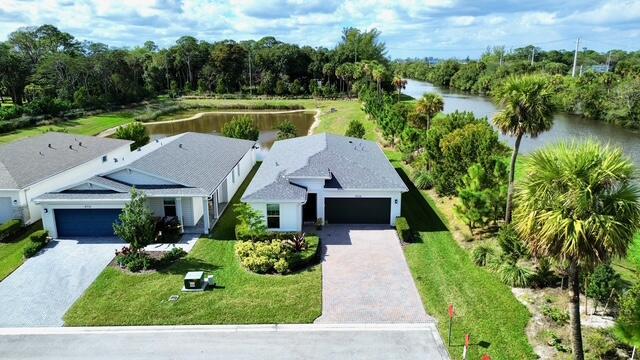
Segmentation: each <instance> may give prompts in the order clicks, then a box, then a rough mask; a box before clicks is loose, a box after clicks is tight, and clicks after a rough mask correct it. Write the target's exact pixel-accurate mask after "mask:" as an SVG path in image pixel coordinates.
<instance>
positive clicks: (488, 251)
mask: <svg viewBox="0 0 640 360" xmlns="http://www.w3.org/2000/svg"><path fill="white" fill-rule="evenodd" d="M494 254H495V249H494V248H493V246H490V245H479V246H477V247H476V248H475V249H473V252H472V254H471V255H472V258H473V262H474V263H475V264H476V265H478V266H487V264H488V263H489V260H490V258H491V257H492V256H493V255H494Z"/></svg>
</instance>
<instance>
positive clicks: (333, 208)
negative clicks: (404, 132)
mask: <svg viewBox="0 0 640 360" xmlns="http://www.w3.org/2000/svg"><path fill="white" fill-rule="evenodd" d="M407 191H408V188H407V186H406V185H405V184H404V182H403V181H402V178H400V176H399V175H398V173H397V172H396V170H395V169H394V168H393V166H392V165H391V163H390V162H389V160H388V159H387V157H386V156H385V154H384V153H383V151H382V149H381V148H380V146H379V145H378V144H377V143H375V142H372V141H366V140H362V139H357V138H351V137H345V136H337V135H330V134H318V135H312V136H305V137H299V138H293V139H288V140H281V141H276V142H275V143H274V144H273V146H272V147H271V150H270V151H269V153H268V154H267V156H266V158H265V159H264V161H263V163H262V165H261V166H260V168H259V170H258V172H257V173H256V175H255V177H254V178H253V180H252V181H251V183H250V184H249V186H248V188H247V190H246V191H245V193H244V194H243V196H242V201H243V202H245V203H248V204H250V205H251V206H252V207H253V208H254V209H256V210H258V211H260V212H261V213H263V214H264V216H265V220H266V223H267V227H268V228H269V229H270V230H272V231H301V230H302V225H303V223H305V222H310V223H314V222H317V221H320V222H323V223H328V224H345V223H347V224H389V225H394V224H395V219H396V217H398V216H400V208H401V197H402V193H403V192H407Z"/></svg>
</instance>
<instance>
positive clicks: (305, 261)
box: [287, 236, 320, 271]
mask: <svg viewBox="0 0 640 360" xmlns="http://www.w3.org/2000/svg"><path fill="white" fill-rule="evenodd" d="M306 243H307V247H306V249H304V250H303V251H300V252H293V253H291V254H290V256H289V258H288V259H287V261H288V263H289V270H290V271H297V270H301V269H304V268H306V267H309V266H311V265H313V264H315V263H316V262H317V261H318V259H319V258H320V238H319V237H317V236H307V237H306Z"/></svg>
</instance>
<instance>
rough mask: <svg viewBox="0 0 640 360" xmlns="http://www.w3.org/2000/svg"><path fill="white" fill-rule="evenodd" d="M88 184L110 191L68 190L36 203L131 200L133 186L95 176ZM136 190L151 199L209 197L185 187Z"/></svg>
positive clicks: (162, 186)
mask: <svg viewBox="0 0 640 360" xmlns="http://www.w3.org/2000/svg"><path fill="white" fill-rule="evenodd" d="M86 182H91V183H94V184H98V185H102V186H104V187H106V188H108V189H110V190H109V191H105V190H102V189H96V190H77V191H74V190H66V191H62V192H57V193H54V192H51V193H46V194H42V195H40V196H38V197H36V198H35V199H34V201H36V202H40V201H45V200H46V201H54V200H91V199H100V200H129V198H130V195H129V192H130V191H131V188H132V187H133V186H132V185H129V184H125V183H122V182H119V181H115V180H112V179H109V178H107V177H103V176H94V177H92V178H90V179H88V180H87V181H86ZM136 188H137V189H138V190H139V191H141V192H144V193H145V195H147V196H150V197H163V196H208V195H209V194H208V193H205V192H204V191H203V190H202V189H200V188H193V187H185V186H179V185H176V186H168V185H155V186H153V185H150V186H136Z"/></svg>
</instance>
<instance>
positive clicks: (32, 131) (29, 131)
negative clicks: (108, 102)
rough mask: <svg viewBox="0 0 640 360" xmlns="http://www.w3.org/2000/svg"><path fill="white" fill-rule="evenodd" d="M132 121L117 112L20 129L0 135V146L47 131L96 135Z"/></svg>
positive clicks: (124, 114) (128, 115) (129, 114)
mask: <svg viewBox="0 0 640 360" xmlns="http://www.w3.org/2000/svg"><path fill="white" fill-rule="evenodd" d="M131 121H133V114H132V113H130V112H117V113H109V114H103V115H96V116H90V117H85V118H79V119H76V120H69V121H65V122H62V123H58V124H55V125H41V126H36V127H32V128H26V129H20V130H16V131H13V132H10V133H7V134H2V135H0V144H3V143H10V142H12V141H16V140H20V139H23V138H27V137H32V136H37V135H40V134H43V133H45V132H47V131H65V132H68V133H70V134H78V135H98V134H99V133H101V132H102V131H104V130H107V129H110V128H112V127H116V126H119V125H122V124H126V123H128V122H131Z"/></svg>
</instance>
